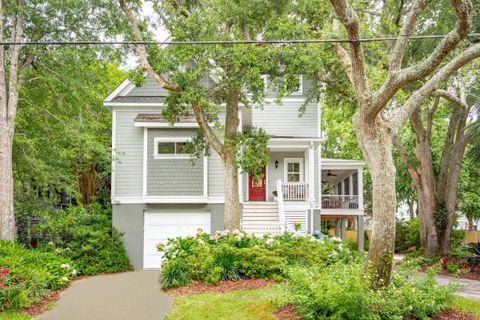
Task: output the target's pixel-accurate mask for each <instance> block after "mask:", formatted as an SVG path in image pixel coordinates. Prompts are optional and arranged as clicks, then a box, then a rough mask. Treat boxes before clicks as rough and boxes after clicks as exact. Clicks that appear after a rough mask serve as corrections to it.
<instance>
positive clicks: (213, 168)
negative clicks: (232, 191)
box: [208, 150, 225, 197]
mask: <svg viewBox="0 0 480 320" xmlns="http://www.w3.org/2000/svg"><path fill="white" fill-rule="evenodd" d="M224 185H225V183H224V177H223V163H222V159H220V156H219V155H218V154H217V153H216V152H215V151H213V150H212V151H211V155H210V157H209V158H208V196H209V197H223V195H224V188H225V187H224Z"/></svg>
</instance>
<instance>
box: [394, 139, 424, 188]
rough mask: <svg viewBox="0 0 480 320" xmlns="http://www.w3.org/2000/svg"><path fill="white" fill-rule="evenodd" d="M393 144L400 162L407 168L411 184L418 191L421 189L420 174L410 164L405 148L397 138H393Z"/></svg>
mask: <svg viewBox="0 0 480 320" xmlns="http://www.w3.org/2000/svg"><path fill="white" fill-rule="evenodd" d="M393 143H394V144H395V146H396V148H397V151H398V154H399V155H400V158H401V159H402V162H403V163H404V164H405V166H406V167H407V170H408V173H409V174H410V176H411V177H412V180H413V183H414V184H415V187H416V188H417V189H420V188H421V187H422V179H421V177H420V174H419V173H418V171H417V169H416V168H415V167H414V166H413V165H412V164H411V162H410V160H409V157H408V152H407V150H405V147H404V146H403V144H402V141H401V140H400V138H399V137H398V136H394V137H393Z"/></svg>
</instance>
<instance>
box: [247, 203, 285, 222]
mask: <svg viewBox="0 0 480 320" xmlns="http://www.w3.org/2000/svg"><path fill="white" fill-rule="evenodd" d="M279 221H280V220H279V217H278V206H277V203H276V202H245V203H244V204H243V212H242V222H243V223H244V224H245V225H250V224H269V223H278V222H279Z"/></svg>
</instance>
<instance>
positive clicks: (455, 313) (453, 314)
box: [435, 308, 479, 320]
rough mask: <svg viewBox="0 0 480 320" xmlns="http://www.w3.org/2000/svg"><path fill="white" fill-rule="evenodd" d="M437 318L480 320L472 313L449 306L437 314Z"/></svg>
mask: <svg viewBox="0 0 480 320" xmlns="http://www.w3.org/2000/svg"><path fill="white" fill-rule="evenodd" d="M435 320H479V318H477V317H475V316H474V315H472V314H468V313H465V312H463V311H460V310H457V309H453V308H449V309H446V310H444V311H443V312H442V313H440V314H439V315H438V316H436V317H435Z"/></svg>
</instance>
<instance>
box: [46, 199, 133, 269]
mask: <svg viewBox="0 0 480 320" xmlns="http://www.w3.org/2000/svg"><path fill="white" fill-rule="evenodd" d="M44 217H45V222H43V223H41V224H40V225H38V226H37V231H41V232H43V233H44V234H46V238H45V242H46V243H43V244H42V249H43V250H44V251H47V252H57V253H59V254H60V255H61V256H64V257H68V258H70V259H71V260H72V261H74V263H75V265H76V266H77V268H78V271H79V273H81V274H84V275H95V274H100V273H111V272H121V271H127V270H131V269H132V267H131V265H130V262H129V260H128V258H127V255H126V252H125V249H124V247H123V244H122V242H121V241H120V237H121V234H120V233H118V232H117V231H116V230H115V229H114V228H112V220H111V209H110V208H108V209H104V208H102V207H101V206H100V205H98V204H93V205H89V206H79V207H71V208H68V209H66V210H57V211H53V212H46V213H44Z"/></svg>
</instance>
